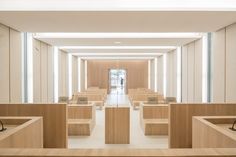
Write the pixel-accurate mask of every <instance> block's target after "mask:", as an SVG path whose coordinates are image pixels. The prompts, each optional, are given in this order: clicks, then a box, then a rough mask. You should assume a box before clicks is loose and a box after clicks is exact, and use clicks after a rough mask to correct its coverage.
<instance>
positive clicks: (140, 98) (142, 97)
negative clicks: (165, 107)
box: [129, 93, 164, 109]
mask: <svg viewBox="0 0 236 157" xmlns="http://www.w3.org/2000/svg"><path fill="white" fill-rule="evenodd" d="M149 97H158V103H164V97H163V95H159V94H155V93H154V94H150V93H149V94H134V95H132V96H130V97H129V98H130V103H131V105H132V106H133V109H137V107H139V106H140V104H141V103H143V102H147V101H148V98H149Z"/></svg>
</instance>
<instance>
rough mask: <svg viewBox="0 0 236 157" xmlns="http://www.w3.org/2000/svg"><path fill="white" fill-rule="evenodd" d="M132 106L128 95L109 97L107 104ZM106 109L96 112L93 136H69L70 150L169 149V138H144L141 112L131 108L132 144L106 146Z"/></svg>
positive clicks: (112, 95)
mask: <svg viewBox="0 0 236 157" xmlns="http://www.w3.org/2000/svg"><path fill="white" fill-rule="evenodd" d="M117 100H118V102H119V105H120V104H124V105H125V104H126V105H127V104H128V105H130V102H129V99H128V96H127V95H124V94H123V95H116V94H110V95H108V99H107V104H114V105H116V104H117ZM104 111H105V109H104V108H103V110H96V125H95V128H94V130H93V132H92V135H91V136H69V137H68V148H143V149H145V148H168V136H144V134H143V131H142V129H141V126H140V123H139V110H133V109H132V108H130V125H131V126H130V144H105V112H104Z"/></svg>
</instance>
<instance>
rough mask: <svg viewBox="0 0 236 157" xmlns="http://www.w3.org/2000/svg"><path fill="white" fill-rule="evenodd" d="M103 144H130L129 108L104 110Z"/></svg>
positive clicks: (107, 108) (108, 108)
mask: <svg viewBox="0 0 236 157" xmlns="http://www.w3.org/2000/svg"><path fill="white" fill-rule="evenodd" d="M105 143H106V144H129V143H130V108H129V107H106V108H105Z"/></svg>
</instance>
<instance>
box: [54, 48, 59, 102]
mask: <svg viewBox="0 0 236 157" xmlns="http://www.w3.org/2000/svg"><path fill="white" fill-rule="evenodd" d="M53 59H54V62H53V63H54V65H53V69H54V70H53V75H54V81H53V82H54V92H53V93H54V102H56V103H57V102H58V47H53Z"/></svg>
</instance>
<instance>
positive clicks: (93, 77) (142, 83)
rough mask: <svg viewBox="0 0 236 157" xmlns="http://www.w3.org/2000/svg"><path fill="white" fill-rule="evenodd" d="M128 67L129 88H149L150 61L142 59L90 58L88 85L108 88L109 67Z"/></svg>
mask: <svg viewBox="0 0 236 157" xmlns="http://www.w3.org/2000/svg"><path fill="white" fill-rule="evenodd" d="M113 68H114V69H115V68H119V69H126V70H127V79H128V80H127V86H128V88H138V87H141V88H148V61H142V60H125V61H116V60H99V61H95V60H89V61H88V68H87V69H88V72H87V75H88V81H87V84H88V87H94V86H98V87H100V88H108V71H109V69H113Z"/></svg>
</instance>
